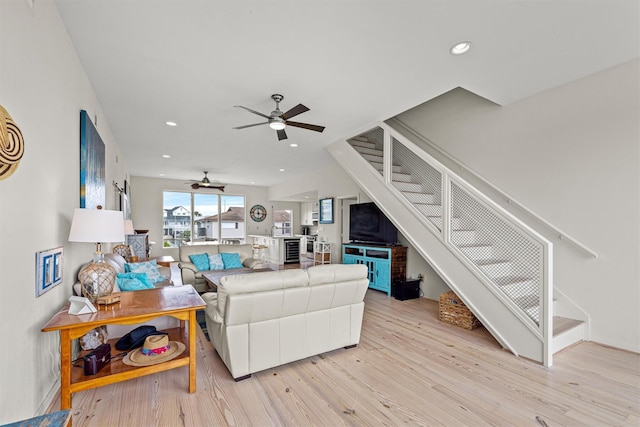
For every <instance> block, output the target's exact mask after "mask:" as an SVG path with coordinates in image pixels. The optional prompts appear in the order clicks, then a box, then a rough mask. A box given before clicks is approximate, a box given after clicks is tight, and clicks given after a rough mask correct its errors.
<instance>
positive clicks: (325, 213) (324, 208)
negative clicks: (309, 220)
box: [318, 197, 333, 224]
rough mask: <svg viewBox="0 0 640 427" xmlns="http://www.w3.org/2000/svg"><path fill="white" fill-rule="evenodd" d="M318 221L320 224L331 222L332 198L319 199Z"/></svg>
mask: <svg viewBox="0 0 640 427" xmlns="http://www.w3.org/2000/svg"><path fill="white" fill-rule="evenodd" d="M318 216H319V217H318V222H319V223H320V224H333V198H332V197H330V198H326V199H320V205H319V207H318Z"/></svg>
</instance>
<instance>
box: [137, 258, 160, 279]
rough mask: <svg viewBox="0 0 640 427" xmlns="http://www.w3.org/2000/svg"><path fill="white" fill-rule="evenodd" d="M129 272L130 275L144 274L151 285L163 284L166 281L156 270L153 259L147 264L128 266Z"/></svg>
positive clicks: (156, 265) (139, 263) (158, 270)
mask: <svg viewBox="0 0 640 427" xmlns="http://www.w3.org/2000/svg"><path fill="white" fill-rule="evenodd" d="M129 270H130V271H131V272H132V273H144V274H146V275H147V278H148V279H149V281H151V282H153V283H158V282H163V281H165V280H166V279H165V277H164V276H163V275H162V273H160V269H158V264H157V263H156V260H155V259H154V260H151V261H147V262H134V263H132V264H129Z"/></svg>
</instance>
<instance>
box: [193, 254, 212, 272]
mask: <svg viewBox="0 0 640 427" xmlns="http://www.w3.org/2000/svg"><path fill="white" fill-rule="evenodd" d="M189 259H190V260H191V262H192V263H193V265H195V266H196V268H197V269H198V271H202V270H208V269H209V255H207V254H194V255H189Z"/></svg>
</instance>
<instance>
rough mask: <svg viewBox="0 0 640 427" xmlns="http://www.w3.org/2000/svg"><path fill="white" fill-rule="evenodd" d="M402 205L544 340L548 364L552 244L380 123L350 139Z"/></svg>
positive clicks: (551, 314)
mask: <svg viewBox="0 0 640 427" xmlns="http://www.w3.org/2000/svg"><path fill="white" fill-rule="evenodd" d="M349 143H350V144H351V146H352V147H354V149H356V150H357V151H358V152H359V153H360V154H361V156H362V157H363V158H364V159H365V160H367V161H368V162H369V163H370V164H371V165H372V166H373V167H374V168H376V169H377V170H378V171H379V172H380V173H381V174H382V176H383V179H384V181H385V183H386V184H387V185H388V187H389V190H390V191H392V192H395V193H396V195H397V197H398V198H399V199H400V200H402V201H403V203H405V204H406V205H407V206H408V207H409V208H410V210H411V211H412V212H413V213H414V214H415V215H416V216H417V217H418V218H419V219H420V220H421V221H422V222H423V223H424V224H425V226H426V227H427V228H428V229H429V230H430V231H432V232H433V233H434V235H435V236H437V238H438V239H440V240H441V241H442V242H443V244H444V245H446V246H447V247H448V248H449V250H450V251H451V252H452V253H453V254H455V255H456V256H457V257H458V259H459V260H460V261H461V262H462V263H464V264H465V265H466V266H467V267H468V268H469V269H470V270H471V271H472V272H473V273H474V274H475V275H476V277H477V278H478V279H479V280H480V281H481V282H482V283H483V284H484V285H485V286H486V287H487V288H488V289H489V290H490V291H491V292H492V293H493V294H494V295H495V297H496V298H497V299H499V300H500V301H502V303H503V304H504V305H505V306H507V307H508V308H509V310H510V311H511V312H512V313H513V314H514V315H516V317H518V318H519V319H520V320H521V321H522V323H523V324H524V325H525V326H526V327H527V328H528V329H530V330H531V331H532V332H533V333H534V334H535V336H537V337H538V338H539V340H540V341H541V342H542V343H543V358H544V360H543V363H544V364H545V365H546V366H550V365H551V357H552V356H551V352H552V345H551V341H552V338H553V337H552V330H553V325H552V322H553V313H552V299H553V279H552V278H553V269H552V251H553V245H552V243H551V242H549V241H548V240H547V239H545V238H544V237H543V236H541V235H540V234H539V233H537V232H536V231H535V230H533V229H531V228H530V227H528V226H527V225H526V224H524V223H523V222H522V221H520V220H518V219H517V218H516V217H514V216H513V215H512V214H511V213H509V212H508V211H506V210H504V209H503V208H501V207H500V206H499V205H497V204H496V203H494V202H492V201H491V200H490V199H489V198H487V197H486V196H485V195H483V194H482V193H481V192H479V191H478V190H477V189H475V188H474V187H473V186H471V185H470V184H469V183H467V182H466V181H465V180H464V179H462V178H461V177H459V176H458V175H456V174H455V173H454V172H453V171H451V170H450V169H448V168H447V167H446V166H444V165H443V164H441V163H440V162H438V161H437V160H436V159H434V158H433V157H431V156H430V155H429V154H427V153H426V152H425V151H424V150H422V149H420V148H419V147H418V146H416V145H415V144H414V143H412V142H411V141H409V140H408V139H406V138H405V137H404V136H402V135H401V134H399V133H398V132H396V131H394V130H393V129H392V128H390V127H389V126H387V125H386V124H382V123H381V124H380V125H379V126H378V127H375V128H374V129H372V130H370V131H367V132H364V133H362V134H361V135H359V136H358V137H356V138H352V139H350V140H349Z"/></svg>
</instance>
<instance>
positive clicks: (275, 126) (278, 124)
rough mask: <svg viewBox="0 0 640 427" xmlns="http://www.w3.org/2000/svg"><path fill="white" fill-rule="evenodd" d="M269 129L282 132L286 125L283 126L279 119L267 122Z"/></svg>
mask: <svg viewBox="0 0 640 427" xmlns="http://www.w3.org/2000/svg"><path fill="white" fill-rule="evenodd" d="M269 127H270V128H271V129H273V130H282V129H284V128H285V127H286V125H285V124H284V121H282V119H279V120H273V121H271V122H269Z"/></svg>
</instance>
